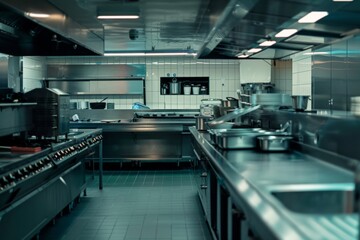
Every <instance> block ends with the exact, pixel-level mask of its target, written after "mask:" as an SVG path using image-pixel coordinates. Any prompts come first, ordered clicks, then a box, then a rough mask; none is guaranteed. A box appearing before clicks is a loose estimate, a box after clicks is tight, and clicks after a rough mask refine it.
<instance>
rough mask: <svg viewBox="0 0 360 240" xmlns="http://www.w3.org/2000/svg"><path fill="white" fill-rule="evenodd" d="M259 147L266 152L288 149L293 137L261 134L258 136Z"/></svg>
mask: <svg viewBox="0 0 360 240" xmlns="http://www.w3.org/2000/svg"><path fill="white" fill-rule="evenodd" d="M257 139H258V143H259V148H260V150H262V151H266V152H274V151H276V152H280V151H288V150H289V146H290V140H291V139H293V137H291V136H281V135H277V136H274V135H270V136H259V137H258V138H257Z"/></svg>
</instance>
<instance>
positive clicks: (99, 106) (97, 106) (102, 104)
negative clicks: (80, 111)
mask: <svg viewBox="0 0 360 240" xmlns="http://www.w3.org/2000/svg"><path fill="white" fill-rule="evenodd" d="M106 99H108V97H106V98H104V99H103V100H101V101H100V102H91V103H90V108H91V109H104V108H105V106H106V103H105V102H104V101H105V100H106Z"/></svg>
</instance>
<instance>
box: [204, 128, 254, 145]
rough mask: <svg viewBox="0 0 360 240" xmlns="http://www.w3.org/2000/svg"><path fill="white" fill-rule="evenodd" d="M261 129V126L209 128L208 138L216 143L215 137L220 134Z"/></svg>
mask: <svg viewBox="0 0 360 240" xmlns="http://www.w3.org/2000/svg"><path fill="white" fill-rule="evenodd" d="M254 131H261V128H232V129H209V130H208V132H209V134H210V140H211V141H212V143H213V144H217V137H218V135H221V134H225V135H226V134H227V135H228V134H241V133H247V132H254Z"/></svg>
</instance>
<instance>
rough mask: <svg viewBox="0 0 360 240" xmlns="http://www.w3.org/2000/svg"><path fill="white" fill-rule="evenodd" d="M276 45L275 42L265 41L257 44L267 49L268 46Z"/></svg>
mask: <svg viewBox="0 0 360 240" xmlns="http://www.w3.org/2000/svg"><path fill="white" fill-rule="evenodd" d="M275 43H276V41H270V40H269V41H265V42H262V43H260V44H259V46H262V47H269V46H272V45H274V44H275Z"/></svg>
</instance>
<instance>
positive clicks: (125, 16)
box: [97, 15, 139, 20]
mask: <svg viewBox="0 0 360 240" xmlns="http://www.w3.org/2000/svg"><path fill="white" fill-rule="evenodd" d="M97 18H98V19H106V20H109V19H115V20H116V19H138V18H139V15H99V16H97Z"/></svg>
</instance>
